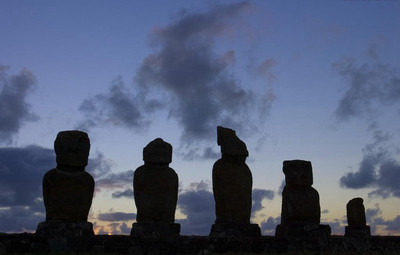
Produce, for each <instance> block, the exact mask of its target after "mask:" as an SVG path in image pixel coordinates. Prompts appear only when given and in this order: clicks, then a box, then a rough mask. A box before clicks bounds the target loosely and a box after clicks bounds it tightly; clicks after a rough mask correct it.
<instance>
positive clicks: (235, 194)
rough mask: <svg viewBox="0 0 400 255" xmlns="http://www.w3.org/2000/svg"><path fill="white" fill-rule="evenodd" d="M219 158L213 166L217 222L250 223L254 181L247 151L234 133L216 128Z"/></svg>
mask: <svg viewBox="0 0 400 255" xmlns="http://www.w3.org/2000/svg"><path fill="white" fill-rule="evenodd" d="M217 131H218V145H220V146H221V153H222V158H221V159H219V160H217V162H215V164H214V167H213V192H214V199H215V213H216V217H217V219H216V223H245V224H249V223H250V215H251V205H252V200H251V192H252V185H253V180H252V176H251V171H250V169H249V167H248V166H247V164H246V162H245V161H246V157H247V156H248V152H247V149H246V144H245V143H244V142H242V141H241V140H240V139H239V138H238V137H237V136H236V133H235V131H234V130H231V129H228V128H223V127H218V129H217Z"/></svg>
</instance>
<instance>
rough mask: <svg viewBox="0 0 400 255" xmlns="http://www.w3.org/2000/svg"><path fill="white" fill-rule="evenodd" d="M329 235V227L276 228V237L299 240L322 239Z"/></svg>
mask: <svg viewBox="0 0 400 255" xmlns="http://www.w3.org/2000/svg"><path fill="white" fill-rule="evenodd" d="M330 235H331V227H330V226H329V225H322V224H313V225H303V224H286V225H282V224H279V225H277V226H276V232H275V236H276V237H288V238H291V237H295V238H296V237H301V238H324V237H329V236H330Z"/></svg>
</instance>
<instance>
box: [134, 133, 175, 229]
mask: <svg viewBox="0 0 400 255" xmlns="http://www.w3.org/2000/svg"><path fill="white" fill-rule="evenodd" d="M143 161H144V165H142V166H140V167H138V168H137V169H136V170H135V173H134V177H133V191H134V198H135V205H136V208H137V215H136V223H134V224H133V225H132V231H131V235H135V236H148V235H153V234H155V235H157V236H163V235H179V233H180V224H177V223H174V222H175V210H176V204H177V200H178V182H179V181H178V175H177V174H176V172H175V171H174V169H172V168H170V167H169V164H170V163H171V162H172V146H171V144H169V143H167V142H164V141H163V140H162V139H161V138H157V139H155V140H153V141H151V142H150V143H149V144H148V145H147V146H146V147H144V149H143Z"/></svg>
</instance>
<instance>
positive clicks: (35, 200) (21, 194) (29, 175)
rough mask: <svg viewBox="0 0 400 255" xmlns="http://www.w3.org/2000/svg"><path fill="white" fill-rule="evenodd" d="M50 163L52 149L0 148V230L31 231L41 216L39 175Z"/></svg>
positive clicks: (37, 147) (42, 207)
mask: <svg viewBox="0 0 400 255" xmlns="http://www.w3.org/2000/svg"><path fill="white" fill-rule="evenodd" d="M54 165H55V155H54V152H53V150H49V149H45V148H42V147H39V146H34V145H32V146H28V147H24V148H0V208H1V209H0V215H1V217H0V232H22V231H33V230H35V229H36V227H37V224H38V223H39V222H40V221H43V220H44V219H45V210H44V204H43V198H42V178H43V175H44V174H45V173H46V172H47V171H48V170H50V169H51V168H53V167H54Z"/></svg>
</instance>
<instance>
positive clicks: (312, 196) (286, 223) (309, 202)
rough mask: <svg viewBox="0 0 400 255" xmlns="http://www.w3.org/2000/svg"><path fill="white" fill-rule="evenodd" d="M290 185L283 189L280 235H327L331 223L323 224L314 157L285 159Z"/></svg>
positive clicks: (284, 170)
mask: <svg viewBox="0 0 400 255" xmlns="http://www.w3.org/2000/svg"><path fill="white" fill-rule="evenodd" d="M283 173H284V174H285V181H286V185H285V187H284V189H283V192H282V212H281V224H280V225H278V226H277V228H276V232H275V235H276V236H292V237H295V236H308V237H311V238H312V237H326V236H329V235H330V233H331V230H330V227H329V226H327V225H320V224H319V223H320V217H321V208H320V204H319V194H318V192H317V191H316V190H315V189H314V188H312V187H311V185H312V184H313V176H312V166H311V162H310V161H304V160H290V161H289V160H288V161H284V162H283Z"/></svg>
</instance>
